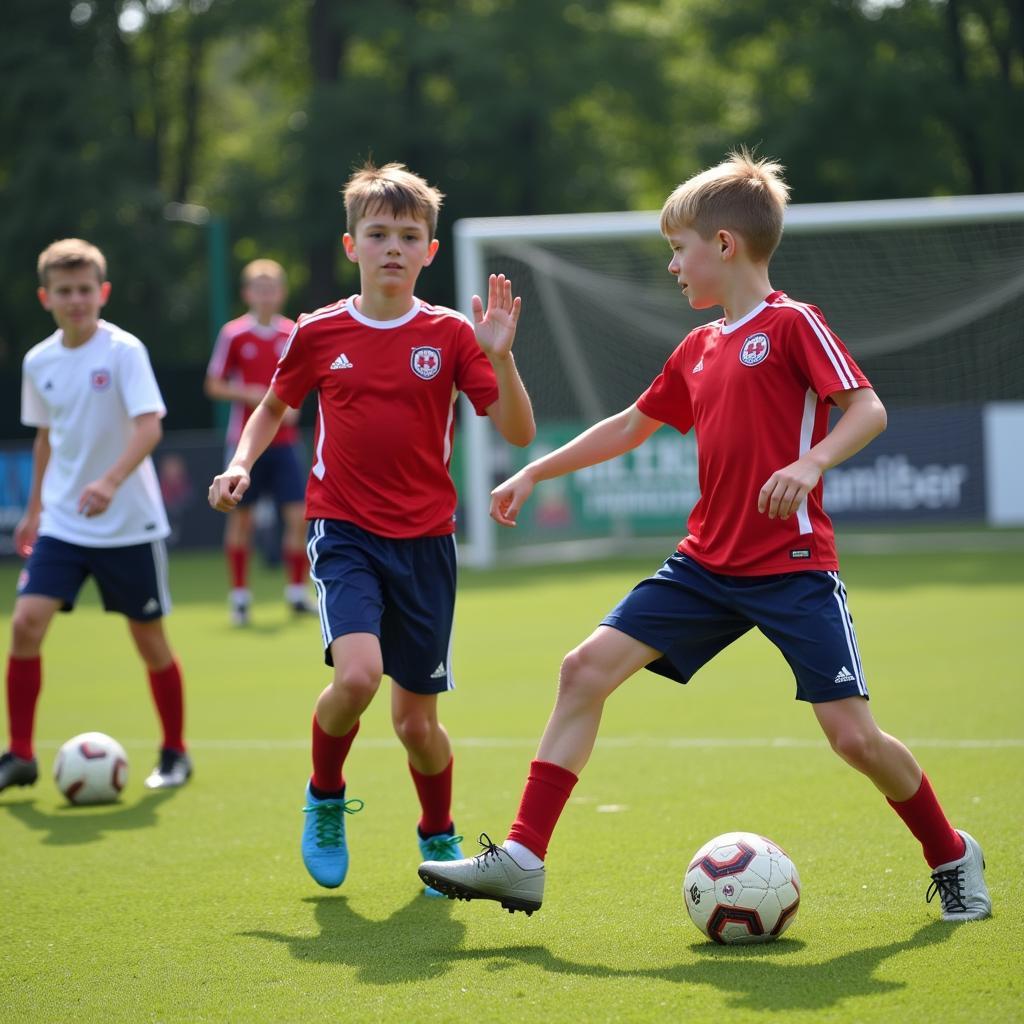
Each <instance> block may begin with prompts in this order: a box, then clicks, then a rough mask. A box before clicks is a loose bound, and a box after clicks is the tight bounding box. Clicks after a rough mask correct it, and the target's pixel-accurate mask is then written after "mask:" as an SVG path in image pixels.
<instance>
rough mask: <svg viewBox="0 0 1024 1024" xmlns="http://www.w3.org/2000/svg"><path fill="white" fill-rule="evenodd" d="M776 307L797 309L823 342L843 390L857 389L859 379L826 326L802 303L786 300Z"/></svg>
mask: <svg viewBox="0 0 1024 1024" xmlns="http://www.w3.org/2000/svg"><path fill="white" fill-rule="evenodd" d="M775 305H778V306H786V307H788V308H789V309H795V310H796V311H797V312H798V313H800V314H801V315H802V316H803V318H804V319H805V320H806V321H807V322H808V323H809V324H810V325H811V330H813V331H814V333H815V334H816V335H817V337H818V341H820V342H821V347H822V348H823V349H824V350H825V355H827V356H828V360H829V362H830V363H831V364H832V367H833V369H834V370H835V371H836V374H837V376H838V377H839V383H840V384H842V385H843V390H845V391H851V390H852V389H854V388H856V387H857V386H858V385H857V379H856V377H855V376H854V374H853V371H852V370H851V369H850V364H849V363H848V362H847V361H846V357H845V356H844V355H843V353H842V352H841V351H840V349H839V347H838V346H837V345H836V343H835V342H834V341H833V340H832V336H831V335H830V334H829V331H828V328H827V327H826V326H825V324H824V323H822V321H820V320H819V319H818V318H817V317H816V316H815V315H814V313H812V312H811V310H810V309H809V308H808V307H807V306H806V305H804V304H803V303H802V302H794V301H793V300H792V299H790V298H786V299H783V300H782V301H780V302H778V303H775Z"/></svg>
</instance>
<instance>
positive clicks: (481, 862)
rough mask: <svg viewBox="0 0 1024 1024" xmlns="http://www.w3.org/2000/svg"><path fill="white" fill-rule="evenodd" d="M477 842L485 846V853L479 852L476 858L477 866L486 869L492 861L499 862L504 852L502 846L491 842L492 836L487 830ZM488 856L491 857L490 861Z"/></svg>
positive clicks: (482, 869)
mask: <svg viewBox="0 0 1024 1024" xmlns="http://www.w3.org/2000/svg"><path fill="white" fill-rule="evenodd" d="M477 842H478V843H479V844H480V845H481V846H482V847H483V848H484V852H483V853H478V854H477V855H476V857H475V858H474V860H476V866H477V868H478V869H479V870H481V871H486V870H487V868H488V867H489V866H490V863H491V862H497V861H498V860H499V855H500V854H502V853H504V852H505V851H504V850H502V848H501V847H500V846H498V845H497V844H496V843H493V842H491V837H490V836H489V835H488V834H487V833H486V832H481V833H480V838H479V839H477ZM488 858H491V860H490V861H489V860H488Z"/></svg>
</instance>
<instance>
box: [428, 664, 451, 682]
mask: <svg viewBox="0 0 1024 1024" xmlns="http://www.w3.org/2000/svg"><path fill="white" fill-rule="evenodd" d="M447 674H448V670H447V669H446V668H445V667H444V662H443V661H442V662H441V664H440V665H438V666H437V668H435V669H434V671H433V672H431V673H430V678H431V679H444V677H445V676H446V675H447Z"/></svg>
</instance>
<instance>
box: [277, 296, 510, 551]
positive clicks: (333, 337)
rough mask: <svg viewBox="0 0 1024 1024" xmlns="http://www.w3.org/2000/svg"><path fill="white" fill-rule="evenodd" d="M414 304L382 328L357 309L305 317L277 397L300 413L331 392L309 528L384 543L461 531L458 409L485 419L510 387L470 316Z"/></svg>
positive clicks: (322, 418)
mask: <svg viewBox="0 0 1024 1024" xmlns="http://www.w3.org/2000/svg"><path fill="white" fill-rule="evenodd" d="M413 301H414V305H413V308H412V309H411V310H409V312H408V313H406V314H405V316H402V317H399V318H398V319H396V320H384V321H381V320H371V319H369V318H368V317H365V316H363V315H362V314H361V313H360V312H359V310H357V309H356V308H355V302H354V301H353V299H351V298H349V299H342V300H341V301H340V302H336V303H334V304H333V305H331V306H325V307H324V308H323V309H318V310H317V311H316V312H314V313H308V314H303V315H302V316H300V317H299V322H298V325H297V326H296V328H295V330H294V331H293V332H292V336H291V338H290V339H289V342H288V347H287V348H286V349H285V353H284V355H283V356H282V358H281V363H280V365H279V366H278V368H277V372H276V373H275V374H274V379H273V381H272V385H271V386H272V387H273V389H274V393H275V394H276V395H277V396H278V398H280V399H281V400H282V401H284V402H287V403H288V404H289V405H292V406H297V405H298V404H300V403H301V401H302V399H303V398H304V397H305V396H306V394H307V393H308V392H309V391H311V390H313V389H314V388H316V389H317V390H318V392H319V394H318V411H317V421H316V435H315V439H314V453H313V468H312V469H311V471H310V474H309V484H308V486H307V488H306V518H307V519H343V520H345V521H347V522H351V523H355V524H356V525H357V526H361V527H362V528H363V529H364V530H369V531H370V532H371V533H376V534H378V535H380V536H382V537H434V536H442V535H444V534H448V533H451V532H452V531H453V530H454V529H455V522H454V516H455V500H456V498H455V485H454V483H453V482H452V478H451V476H450V475H449V473H448V463H449V461H450V459H451V452H452V440H453V437H454V433H455V398H456V395H457V393H458V392H459V391H463V392H465V393H466V395H468V396H469V399H470V401H471V402H472V403H473V407H474V408H475V409H476V412H477V414H478V415H481V416H482V415H484V414H485V412H486V409H487V407H488V406H489V405H491V404H492V403H493V402H495V401H497V398H498V382H497V379H496V378H495V376H494V371H493V369H492V368H491V364H490V363H489V362H488V360H487V357H486V356H485V355H484V353H483V350H482V349H481V348H480V346H479V345H478V344H477V341H476V336H475V335H474V333H473V328H472V327H471V326H470V323H469V321H468V320H467V319H466V318H465V317H464V316H462V314H461V313H456V312H454V311H453V310H450V309H445V308H444V307H442V306H430V305H428V304H427V303H425V302H421V301H420V300H419V299H414V300H413Z"/></svg>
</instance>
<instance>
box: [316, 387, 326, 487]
mask: <svg viewBox="0 0 1024 1024" xmlns="http://www.w3.org/2000/svg"><path fill="white" fill-rule="evenodd" d="M320 403H321V398H320V394H319V392H317V396H316V414H317V416H318V417H319V420H320V436H319V438H317V442H316V462H314V463H313V476H315V477H316V478H317V480H323V478H324V476H325V475H326V474H327V464H326V463H325V462H324V439H325V438H326V436H327V426H326V424H325V423H324V409H323V406H322V405H321V404H320Z"/></svg>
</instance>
